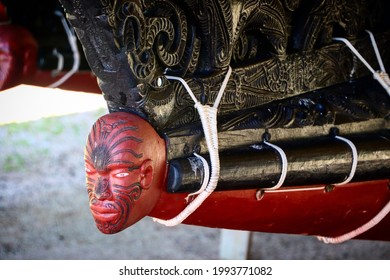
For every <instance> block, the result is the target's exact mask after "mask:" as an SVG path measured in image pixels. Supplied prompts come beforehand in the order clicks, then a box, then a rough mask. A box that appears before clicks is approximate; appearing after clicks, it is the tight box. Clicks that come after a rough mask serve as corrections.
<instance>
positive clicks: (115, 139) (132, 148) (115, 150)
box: [85, 113, 165, 234]
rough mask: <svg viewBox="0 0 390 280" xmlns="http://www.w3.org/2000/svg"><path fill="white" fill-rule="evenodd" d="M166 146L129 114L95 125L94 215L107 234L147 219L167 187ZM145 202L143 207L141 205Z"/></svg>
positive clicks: (90, 172) (91, 162)
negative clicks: (161, 190)
mask: <svg viewBox="0 0 390 280" xmlns="http://www.w3.org/2000/svg"><path fill="white" fill-rule="evenodd" d="M164 150H165V144H164V141H163V140H162V139H161V138H160V137H159V136H158V135H157V134H156V132H155V131H154V130H153V128H151V127H150V125H149V124H148V123H147V122H146V121H144V120H142V119H141V118H139V117H137V116H135V115H132V114H128V113H112V114H109V115H106V116H103V117H101V118H100V119H98V120H97V121H96V123H95V124H94V126H93V127H92V130H91V132H90V134H89V136H88V140H87V144H86V148H85V166H86V177H87V190H88V196H89V202H90V208H91V212H92V215H93V217H94V219H95V222H96V226H97V228H98V229H99V230H100V231H101V232H103V233H109V234H111V233H116V232H119V231H121V230H123V229H124V228H126V227H128V226H130V225H132V224H133V223H135V222H137V221H138V220H139V219H141V218H142V217H144V216H145V215H147V214H148V213H149V212H150V211H151V210H152V208H153V207H154V205H155V203H156V202H157V200H158V198H159V193H160V189H159V188H157V187H156V184H157V185H158V186H160V184H163V183H164V176H165V168H164V167H165V162H164V161H165V160H164V159H165V153H164ZM141 198H142V200H143V201H144V202H142V203H141V202H139V200H141Z"/></svg>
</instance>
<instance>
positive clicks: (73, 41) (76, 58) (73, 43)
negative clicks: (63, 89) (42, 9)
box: [48, 11, 80, 88]
mask: <svg viewBox="0 0 390 280" xmlns="http://www.w3.org/2000/svg"><path fill="white" fill-rule="evenodd" d="M55 14H56V15H57V16H59V17H60V18H61V22H62V25H63V27H64V29H65V32H66V35H67V37H68V42H69V45H70V48H71V49H72V53H73V65H72V69H70V70H69V72H67V73H66V74H65V75H64V76H62V77H61V78H60V79H59V80H58V81H56V82H54V83H52V84H51V85H49V86H48V87H49V88H57V87H59V86H60V85H62V84H63V83H65V82H66V81H67V80H68V79H69V78H70V77H71V76H73V74H74V73H76V72H77V71H78V70H79V67H80V53H79V49H78V47H77V38H76V35H75V34H74V33H73V32H72V31H71V29H70V27H69V25H68V23H67V22H66V20H65V17H64V16H63V14H62V13H61V12H59V11H56V12H55Z"/></svg>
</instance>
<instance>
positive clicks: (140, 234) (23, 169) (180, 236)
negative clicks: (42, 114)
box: [0, 93, 390, 260]
mask: <svg viewBox="0 0 390 280" xmlns="http://www.w3.org/2000/svg"><path fill="white" fill-rule="evenodd" d="M0 95H1V93H0ZM75 102H77V101H75ZM57 103H58V102H57ZM59 103H61V102H59ZM3 105H4V99H3ZM9 106H14V105H13V104H9ZM46 106H48V105H46ZM6 107H8V106H6ZM11 108H12V107H11ZM13 108H15V110H9V111H10V112H11V111H12V113H15V111H16V115H18V111H17V108H16V107H13ZM104 113H105V109H96V110H92V111H89V112H84V113H73V114H71V115H66V116H57V117H51V118H44V119H40V120H36V121H24V122H22V123H19V124H15V123H8V124H3V125H0V259H22V260H24V259H25V260H32V259H43V260H48V259H65V260H67V259H75V260H78V259H92V260H94V259H156V260H159V259H218V258H219V243H220V233H221V230H219V229H211V228H204V227H194V226H187V225H180V226H177V227H174V228H167V227H164V226H161V225H159V224H156V223H154V222H152V220H151V219H150V218H145V219H143V220H142V221H140V222H138V223H137V224H136V225H134V226H132V227H131V228H128V229H126V230H125V231H123V232H120V233H118V234H115V235H104V234H102V233H100V232H99V231H98V230H97V229H96V227H95V224H94V221H93V219H92V216H91V215H90V212H89V208H88V198H87V192H86V188H85V186H84V181H85V178H84V164H83V149H84V143H85V139H86V136H87V134H88V132H89V129H90V127H91V126H92V124H93V122H94V121H95V120H96V118H98V117H99V116H100V115H102V114H104ZM2 114H5V113H4V111H2V110H0V117H1V115H2ZM249 258H250V259H291V260H292V259H387V260H388V259H390V242H379V241H359V240H353V241H349V242H347V243H344V244H341V245H326V244H322V243H320V242H319V241H317V239H315V238H314V237H305V236H294V235H284V234H269V233H254V234H253V235H252V246H251V247H250V250H249Z"/></svg>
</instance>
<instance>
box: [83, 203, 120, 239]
mask: <svg viewBox="0 0 390 280" xmlns="http://www.w3.org/2000/svg"><path fill="white" fill-rule="evenodd" d="M90 209H91V213H92V216H93V218H94V220H95V223H96V226H97V228H98V229H99V230H100V231H101V232H102V233H105V234H112V233H117V232H119V231H121V230H123V229H124V224H125V220H126V219H125V217H124V215H123V214H122V213H120V211H118V210H117V209H115V208H106V207H99V206H95V205H91V207H90Z"/></svg>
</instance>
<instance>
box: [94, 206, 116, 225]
mask: <svg viewBox="0 0 390 280" xmlns="http://www.w3.org/2000/svg"><path fill="white" fill-rule="evenodd" d="M108 206H109V207H105V206H97V205H91V206H90V209H91V212H92V215H93V217H94V218H95V220H98V221H99V222H111V221H114V220H116V219H117V218H118V216H119V212H118V210H117V209H115V208H114V207H113V206H112V205H108Z"/></svg>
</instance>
